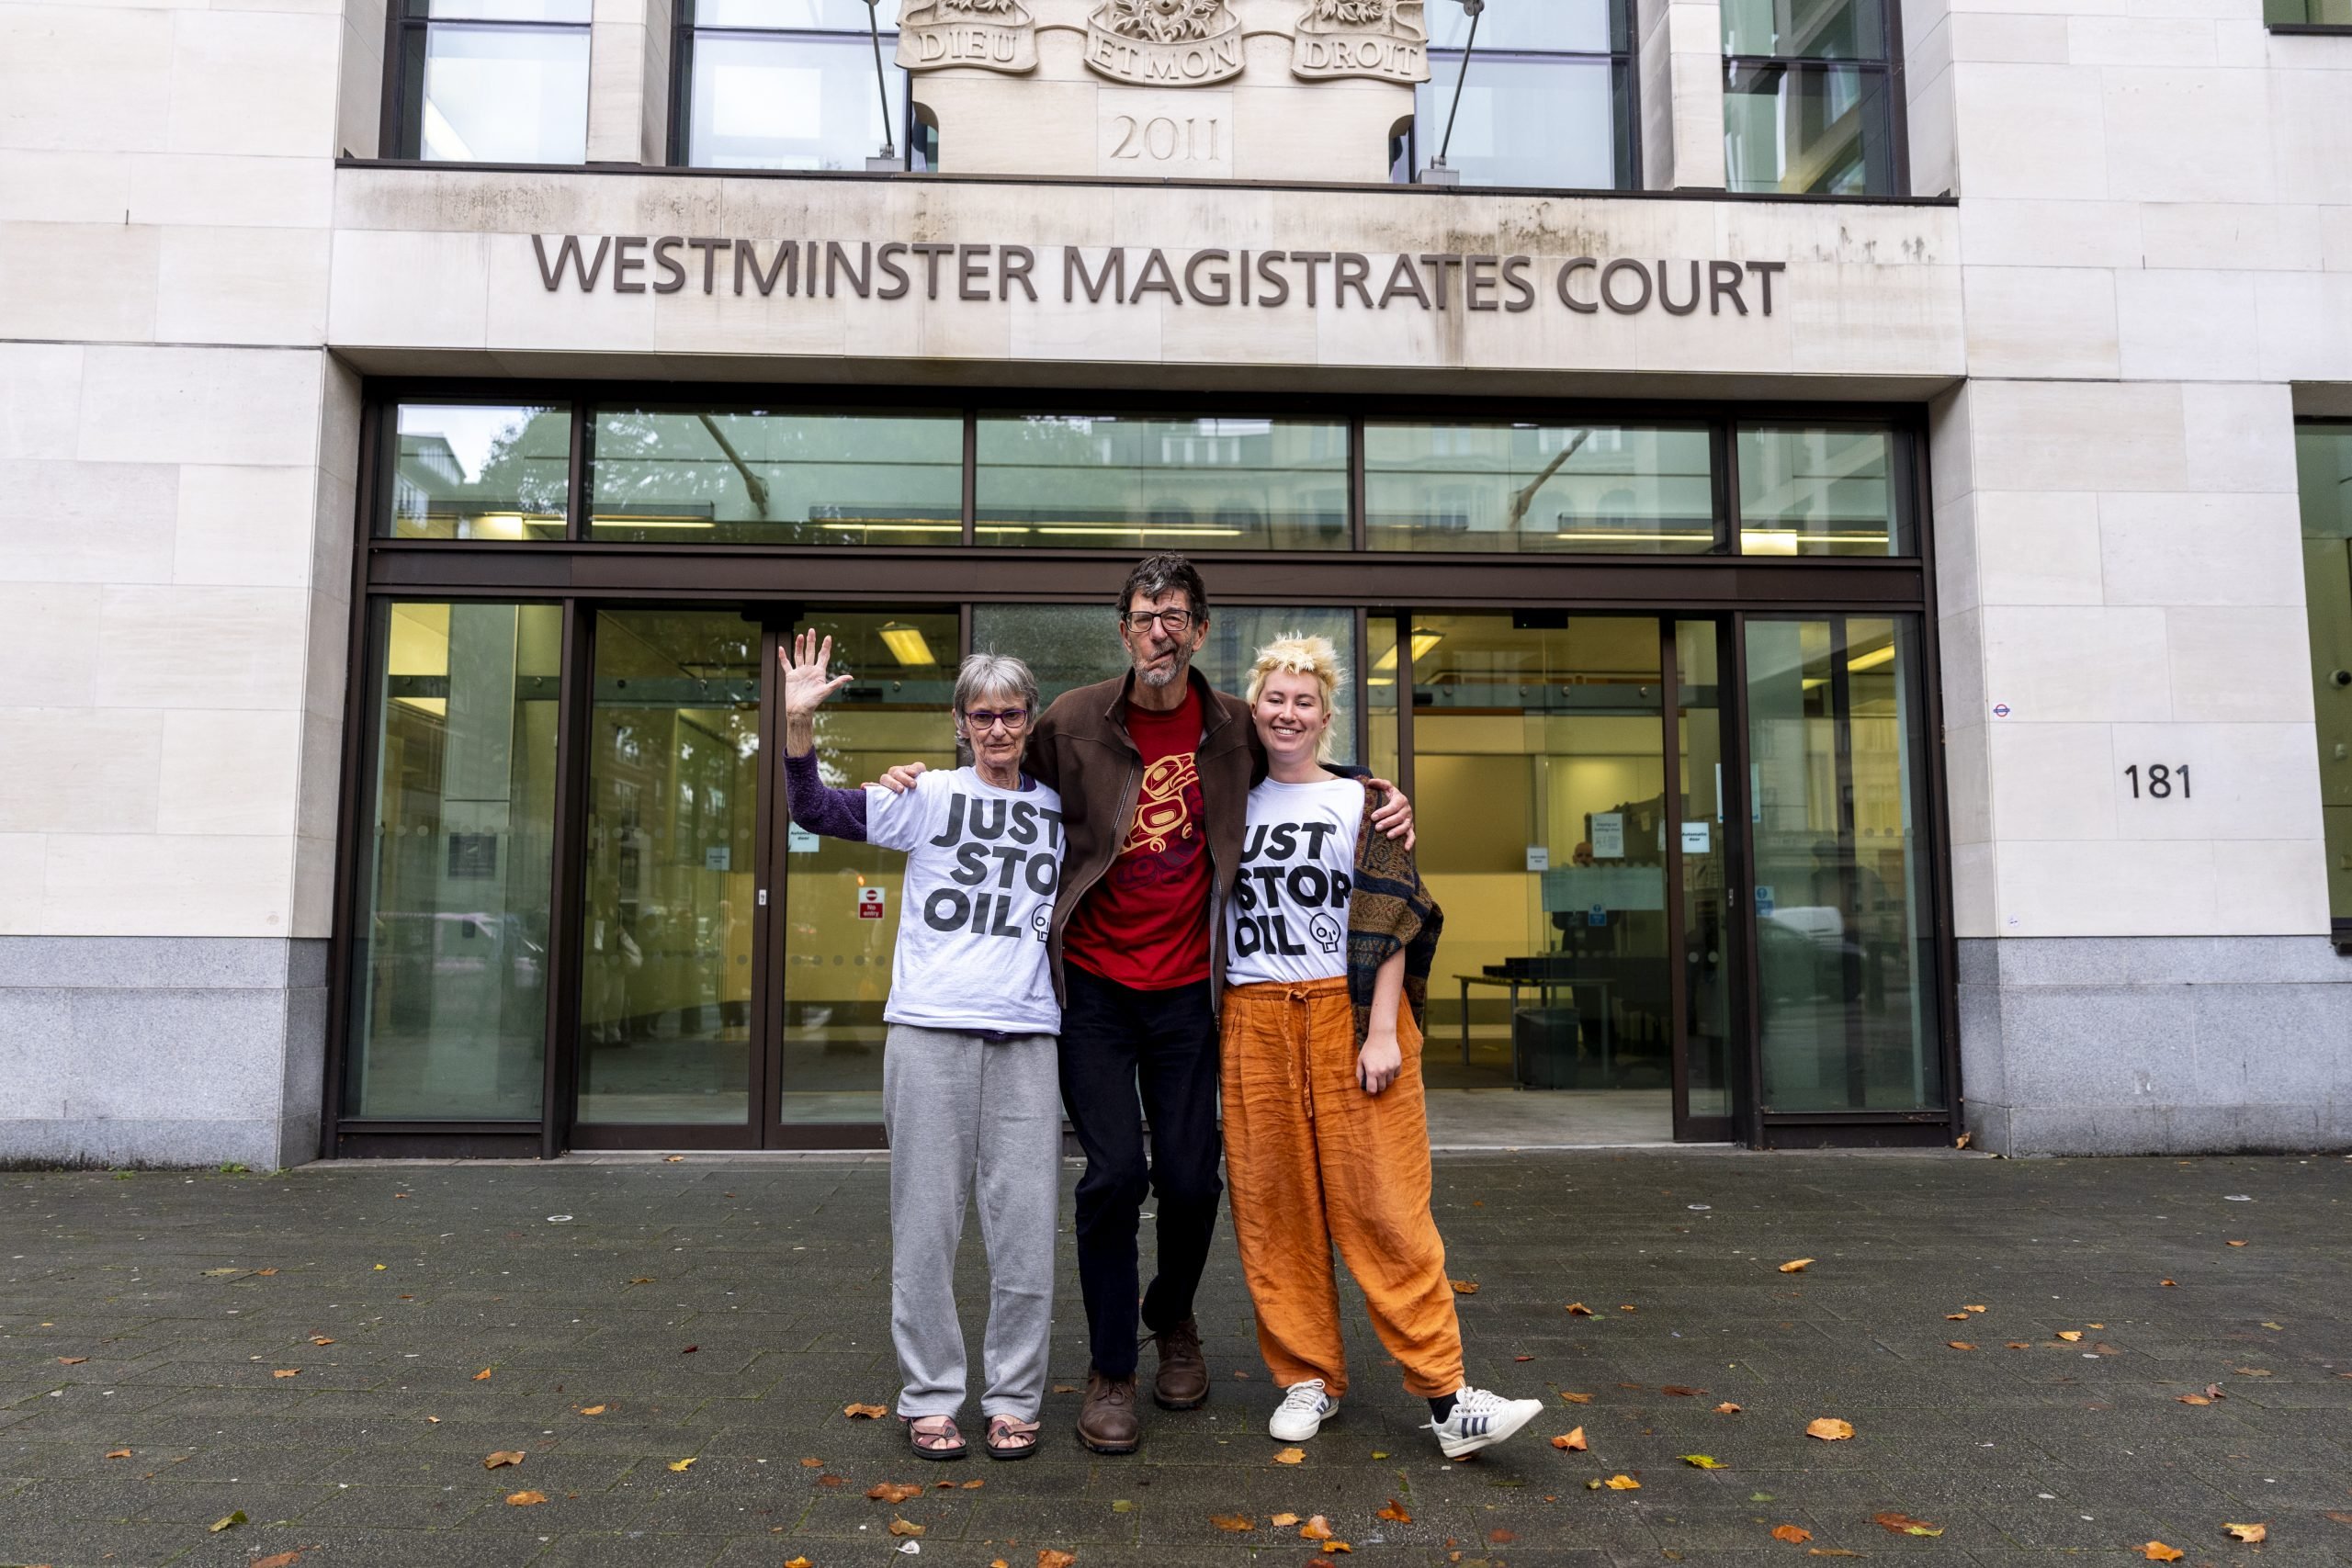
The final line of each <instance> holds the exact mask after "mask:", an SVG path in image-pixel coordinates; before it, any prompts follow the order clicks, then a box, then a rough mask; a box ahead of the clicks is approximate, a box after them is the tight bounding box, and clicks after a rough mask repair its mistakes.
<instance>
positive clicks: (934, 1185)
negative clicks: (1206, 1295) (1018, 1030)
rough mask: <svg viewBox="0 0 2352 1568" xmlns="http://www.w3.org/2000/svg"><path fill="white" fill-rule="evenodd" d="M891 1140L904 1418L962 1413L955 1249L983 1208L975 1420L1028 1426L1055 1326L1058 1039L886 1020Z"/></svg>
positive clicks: (894, 1334)
mask: <svg viewBox="0 0 2352 1568" xmlns="http://www.w3.org/2000/svg"><path fill="white" fill-rule="evenodd" d="M882 1125H883V1131H884V1134H886V1135H887V1136H888V1139H889V1141H890V1337H891V1338H892V1339H893V1340H894V1341H896V1343H897V1345H898V1349H899V1376H900V1377H902V1378H903V1379H904V1380H905V1386H904V1387H903V1388H901V1389H900V1390H899V1415H901V1416H953V1415H955V1414H956V1413H957V1412H958V1411H959V1410H960V1409H961V1408H962V1406H963V1404H964V1325H963V1323H962V1322H961V1320H960V1319H959V1318H958V1317H957V1316H956V1243H957V1242H958V1241H960V1240H961V1239H962V1237H963V1235H964V1211H965V1208H966V1207H967V1205H968V1204H969V1203H970V1201H972V1199H973V1198H974V1196H976V1195H977V1196H978V1199H979V1205H980V1238H981V1240H982V1241H983V1242H984V1243H986V1245H987V1247H988V1255H989V1326H988V1335H987V1337H986V1339H985V1340H984V1341H983V1347H982V1350H981V1356H982V1359H983V1361H984V1362H985V1369H984V1370H985V1371H986V1372H987V1375H988V1388H987V1392H986V1393H983V1394H982V1395H981V1396H980V1413H981V1415H982V1416H1012V1417H1013V1418H1014V1419H1015V1420H1019V1421H1035V1419H1036V1418H1037V1408H1038V1404H1039V1403H1040V1402H1041V1401H1042V1399H1043V1398H1044V1395H1045V1392H1046V1342H1047V1340H1048V1338H1049V1337H1050V1336H1051V1333H1052V1330H1053V1321H1054V1225H1055V1220H1056V1211H1057V1208H1058V1207H1059V1204H1060V1200H1061V1152H1062V1148H1061V1145H1062V1097H1061V1089H1060V1079H1059V1076H1058V1071H1057V1066H1056V1059H1055V1049H1054V1037H1053V1036H1052V1035H1050V1034H1027V1035H1018V1036H1015V1037H1014V1038H1012V1039H1011V1040H1007V1041H1004V1042H1002V1043H998V1044H990V1043H989V1042H987V1041H985V1040H983V1039H981V1038H980V1037H979V1036H978V1035H977V1034H965V1033H959V1032H952V1031H947V1030H938V1029H918V1028H916V1027H914V1026H913V1025H911V1024H905V1023H894V1024H892V1025H890V1034H889V1041H888V1045H887V1047H886V1048H885V1049H884V1051H883V1055H882Z"/></svg>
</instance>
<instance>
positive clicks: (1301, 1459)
mask: <svg viewBox="0 0 2352 1568" xmlns="http://www.w3.org/2000/svg"><path fill="white" fill-rule="evenodd" d="M1274 1462H1275V1463H1276V1464H1304V1463H1306V1450H1305V1449H1284V1450H1282V1451H1281V1452H1280V1453H1278V1454H1276V1455H1274Z"/></svg>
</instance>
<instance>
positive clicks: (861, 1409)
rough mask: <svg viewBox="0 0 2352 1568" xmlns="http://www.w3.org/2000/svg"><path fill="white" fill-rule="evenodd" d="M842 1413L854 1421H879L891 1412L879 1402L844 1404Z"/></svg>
mask: <svg viewBox="0 0 2352 1568" xmlns="http://www.w3.org/2000/svg"><path fill="white" fill-rule="evenodd" d="M888 1414H889V1412H888V1411H887V1410H885V1409H883V1408H882V1406H880V1405H878V1404H844V1405H842V1415H844V1416H848V1417H849V1418H850V1419H852V1420H853V1421H878V1420H880V1419H881V1418H882V1417H883V1416H887V1415H888Z"/></svg>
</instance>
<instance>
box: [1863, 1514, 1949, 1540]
mask: <svg viewBox="0 0 2352 1568" xmlns="http://www.w3.org/2000/svg"><path fill="white" fill-rule="evenodd" d="M1871 1523H1872V1524H1874V1525H1876V1526H1877V1527H1878V1528H1879V1529H1883V1530H1885V1531H1887V1532H1888V1533H1889V1534H1891V1535H1941V1534H1943V1533H1944V1527H1943V1526H1941V1525H1931V1524H1929V1523H1928V1521H1927V1520H1925V1519H1915V1518H1913V1517H1911V1516H1910V1515H1908V1514H1891V1513H1890V1514H1873V1515H1871Z"/></svg>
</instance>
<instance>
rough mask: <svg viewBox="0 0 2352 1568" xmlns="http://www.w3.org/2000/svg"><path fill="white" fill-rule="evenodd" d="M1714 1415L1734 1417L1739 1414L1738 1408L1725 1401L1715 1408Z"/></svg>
mask: <svg viewBox="0 0 2352 1568" xmlns="http://www.w3.org/2000/svg"><path fill="white" fill-rule="evenodd" d="M1715 1414H1716V1415H1718V1416H1736V1415H1738V1414H1739V1406H1738V1405H1736V1404H1733V1403H1732V1402H1731V1401H1730V1400H1728V1399H1726V1400H1724V1402H1723V1403H1722V1404H1718V1405H1716V1406H1715Z"/></svg>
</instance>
